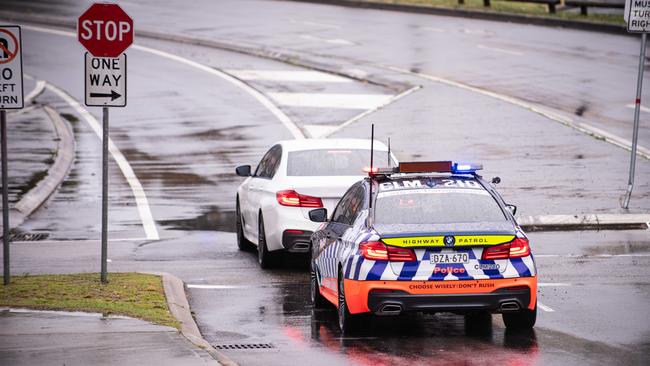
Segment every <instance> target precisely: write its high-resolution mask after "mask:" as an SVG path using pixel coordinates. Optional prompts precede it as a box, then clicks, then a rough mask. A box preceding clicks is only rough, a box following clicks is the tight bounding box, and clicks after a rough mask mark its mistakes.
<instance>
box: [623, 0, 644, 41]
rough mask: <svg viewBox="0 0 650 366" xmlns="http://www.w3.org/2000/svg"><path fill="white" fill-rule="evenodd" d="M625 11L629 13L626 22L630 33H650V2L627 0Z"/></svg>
mask: <svg viewBox="0 0 650 366" xmlns="http://www.w3.org/2000/svg"><path fill="white" fill-rule="evenodd" d="M625 10H626V11H627V14H626V15H627V16H626V21H627V31H628V32H631V33H647V32H650V1H648V0H627V2H626V3H625Z"/></svg>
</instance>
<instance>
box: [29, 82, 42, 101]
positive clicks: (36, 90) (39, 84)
mask: <svg viewBox="0 0 650 366" xmlns="http://www.w3.org/2000/svg"><path fill="white" fill-rule="evenodd" d="M43 90H45V82H44V81H43V80H39V81H37V82H36V86H35V87H34V90H32V91H31V92H29V94H27V96H26V97H25V103H29V102H30V101H31V100H32V99H34V98H36V97H37V96H38V95H39V94H41V93H42V92H43Z"/></svg>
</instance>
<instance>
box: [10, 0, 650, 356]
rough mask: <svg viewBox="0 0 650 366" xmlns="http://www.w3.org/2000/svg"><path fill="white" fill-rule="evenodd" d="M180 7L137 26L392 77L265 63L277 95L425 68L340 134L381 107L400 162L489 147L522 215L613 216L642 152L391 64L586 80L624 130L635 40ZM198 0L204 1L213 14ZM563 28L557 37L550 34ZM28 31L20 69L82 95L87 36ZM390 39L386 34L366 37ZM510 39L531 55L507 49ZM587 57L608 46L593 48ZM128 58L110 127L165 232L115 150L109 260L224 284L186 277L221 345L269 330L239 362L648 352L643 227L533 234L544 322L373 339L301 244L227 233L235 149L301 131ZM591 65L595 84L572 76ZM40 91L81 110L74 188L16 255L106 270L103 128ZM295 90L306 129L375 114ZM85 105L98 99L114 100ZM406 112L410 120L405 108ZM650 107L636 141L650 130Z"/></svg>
mask: <svg viewBox="0 0 650 366" xmlns="http://www.w3.org/2000/svg"><path fill="white" fill-rule="evenodd" d="M6 3H7V4H8V7H9V8H13V9H14V10H16V9H17V10H20V9H24V8H22V7H32V8H34V9H40V10H38V11H37V13H39V12H45V13H51V14H52V15H64V16H65V15H68V16H73V17H75V16H76V15H77V14H79V13H80V12H81V11H83V9H84V8H85V7H86V5H87V2H84V1H58V2H55V3H54V4H51V3H49V2H47V3H41V2H22V1H21V2H14V1H10V0H8V1H6ZM170 4H175V3H174V2H173V1H171V0H165V1H164V2H158V3H157V6H151V4H149V3H147V2H125V3H124V4H123V6H124V8H126V9H127V11H129V12H130V13H131V15H132V16H134V17H135V18H136V22H137V23H136V24H142V26H143V27H144V26H146V27H149V28H157V29H160V28H161V27H162V25H161V24H163V23H164V25H165V26H166V27H167V28H165V29H173V30H179V31H182V32H183V33H185V34H197V35H201V36H207V37H218V38H228V39H229V40H231V41H232V40H234V41H238V42H242V43H245V44H253V45H257V46H264V47H270V48H273V49H276V48H277V49H281V50H286V51H290V52H292V53H299V54H301V55H303V56H305V55H306V56H309V57H313V59H314V60H317V61H319V62H327V63H329V64H328V66H331V67H332V68H339V69H345V70H346V71H350V70H351V69H355V70H356V71H355V72H358V73H361V74H362V73H364V72H367V73H370V74H372V76H374V77H377V78H380V79H381V80H383V81H385V82H387V84H388V86H377V85H372V84H366V83H361V82H356V81H349V82H347V83H340V82H305V81H302V82H287V81H249V84H250V85H252V86H253V87H254V88H256V89H257V90H259V91H261V92H262V93H265V94H267V95H270V94H271V93H282V92H289V93H356V94H364V95H394V94H396V93H397V92H398V91H400V90H403V86H404V85H423V88H422V89H421V90H419V91H417V92H415V93H414V94H412V95H411V96H409V97H406V98H404V99H402V100H400V101H398V102H396V103H394V104H391V105H390V106H388V107H387V108H385V109H382V110H380V111H379V112H378V113H376V114H373V115H371V116H370V117H369V118H364V119H362V120H361V121H360V122H359V123H357V124H353V125H351V126H349V127H348V128H345V129H342V130H341V131H339V132H337V133H336V134H335V136H339V137H356V136H365V132H366V131H367V130H368V124H369V122H375V123H377V127H378V130H379V131H382V132H381V133H382V136H384V137H388V136H390V137H391V138H392V140H393V143H394V146H395V150H396V152H397V153H398V156H399V157H401V158H403V159H409V158H421V159H428V158H431V159H434V158H448V157H450V156H451V157H453V158H464V159H477V160H481V161H483V162H484V163H485V164H486V166H487V167H488V170H486V175H490V176H491V175H500V176H501V177H502V178H503V182H504V183H503V184H502V185H501V186H500V190H502V191H503V193H504V196H505V197H506V199H508V200H509V201H511V202H513V203H516V204H518V205H519V207H520V212H522V213H523V214H547V213H551V214H553V213H555V214H558V213H562V214H564V213H588V212H619V209H618V205H617V203H618V202H617V199H618V196H619V195H620V193H622V189H623V187H624V185H625V178H621V176H622V175H623V176H624V174H625V171H626V170H625V169H626V164H627V158H628V155H627V153H626V152H625V151H624V150H622V149H620V148H618V147H614V146H612V145H609V144H607V143H605V142H602V141H597V140H595V139H592V138H590V137H586V136H584V135H582V134H580V133H577V132H575V131H573V130H571V129H568V128H566V127H564V126H561V125H559V124H557V123H555V122H551V121H549V120H546V119H544V118H542V117H540V116H539V115H536V114H532V113H530V112H528V111H525V110H523V109H518V108H515V107H513V106H511V105H507V104H504V103H501V102H498V101H495V100H491V99H489V98H486V97H484V96H477V95H475V94H473V93H470V92H467V91H464V90H459V89H453V88H451V87H448V86H444V85H439V84H435V83H430V82H427V81H424V80H422V79H419V78H417V77H414V76H412V75H404V74H403V73H399V72H394V71H387V70H386V69H381V68H379V67H378V64H383V63H389V64H393V65H397V66H400V67H405V68H417V69H418V70H421V71H423V72H431V73H432V74H436V75H443V76H447V77H450V78H453V79H456V80H463V81H466V82H469V83H472V84H475V85H480V86H486V87H488V86H489V87H490V89H493V90H496V91H500V92H504V93H509V94H511V95H516V96H518V97H520V98H523V99H528V100H533V101H536V102H540V103H542V104H544V105H547V106H549V107H554V108H558V109H560V110H563V111H565V112H570V113H573V109H574V108H576V106H579V105H580V103H581V102H582V99H584V98H587V99H588V100H589V103H590V104H589V105H590V106H591V105H595V107H593V108H591V107H590V108H588V109H587V110H586V111H585V113H584V116H585V117H589V118H590V121H593V123H594V124H597V125H598V126H601V127H602V126H605V127H606V128H608V129H609V130H610V131H612V132H615V133H620V134H621V135H623V134H624V133H623V131H624V130H623V128H626V127H625V126H626V119H625V118H627V117H626V115H627V114H629V110H627V109H625V107H624V105H623V103H625V101H626V100H627V99H628V98H629V97H628V96H627V94H626V92H625V91H626V90H627V89H625V88H622V87H621V86H620V85H619V84H618V82H620V81H621V80H627V79H629V78H631V76H630V75H633V74H634V72H633V69H634V67H635V66H634V60H632V61H630V59H633V56H634V52H636V51H635V43H634V42H633V41H632V40H631V39H630V38H627V37H617V36H609V35H599V34H595V35H594V34H591V33H584V32H575V31H565V30H561V31H560V30H555V29H546V28H540V27H532V26H530V27H527V26H521V25H505V24H501V23H494V22H483V21H475V20H466V19H449V18H444V17H420V16H417V15H412V14H399V13H384V12H375V11H362V10H351V9H344V8H336V7H323V6H317V5H309V4H294V3H285V2H275V1H266V2H265V1H263V2H258V1H243V2H237V4H238V5H237V6H235V5H234V4H235V3H234V2H231V1H220V2H205V3H201V4H200V5H196V4H194V6H195V7H191V6H188V7H183V8H178V7H175V8H172V7H171V5H170ZM198 7H203V8H202V9H210V11H207V10H206V11H202V12H199V11H197V9H198ZM316 13H317V14H319V15H318V17H316V16H315V15H314V14H316ZM262 14H264V21H263V22H260V21H258V20H259V19H260V17H261V16H262ZM244 15H245V16H244ZM172 17H174V19H177V18H178V19H185V21H184V22H181V21H178V20H173V21H172V20H171V18H172ZM360 19H361V20H363V21H360ZM215 23H217V24H218V26H215ZM187 24H191V27H190V26H188V25H187ZM384 28H385V29H384ZM269 30H273V31H269ZM513 34H517V35H518V36H517V37H514V36H513ZM425 35H427V36H426V37H425ZM558 35H562V38H561V40H562V41H561V42H559V41H554V42H550V41H549V40H557V39H558ZM23 37H24V41H23V42H24V45H25V56H24V58H25V71H26V72H27V73H28V74H30V75H32V76H34V77H35V78H36V79H38V80H46V81H48V82H49V83H51V84H53V85H55V86H57V87H59V88H61V89H63V90H65V91H66V92H68V93H70V94H71V95H72V96H73V97H75V98H76V99H78V100H80V99H81V98H82V93H83V89H82V87H83V85H82V82H81V80H82V78H81V75H82V70H83V67H82V55H83V50H82V49H81V46H79V45H78V43H77V42H76V40H75V39H74V38H71V37H67V36H64V35H59V34H51V33H44V32H40V31H35V30H34V29H29V28H25V29H24V36H23ZM376 38H381V39H382V43H381V44H379V43H377V42H374V41H372V40H374V39H376ZM423 38H424V39H423ZM346 41H347V42H352V45H350V44H347V43H346ZM590 41H593V42H590ZM138 42H140V44H142V45H145V46H148V47H152V48H154V49H155V50H161V51H166V52H170V53H174V54H179V55H183V56H184V57H187V58H188V59H191V60H194V61H197V62H200V63H201V64H204V65H208V66H211V67H215V68H218V69H222V70H237V69H239V70H243V69H245V70H275V71H279V70H282V71H294V72H295V71H304V69H301V68H299V67H296V66H291V65H287V64H282V63H277V62H273V61H269V60H264V59H260V58H254V57H250V56H245V55H241V54H235V53H231V52H225V51H220V50H215V49H208V48H202V47H196V46H190V45H180V44H177V43H170V42H162V41H152V40H148V39H141V40H138ZM522 43H526V44H527V45H529V44H535V45H537V46H536V47H534V48H526V47H528V46H526V47H524V46H523V45H522ZM585 45H588V46H585ZM479 46H482V47H479ZM486 47H487V48H486ZM504 47H505V48H504ZM495 48H496V49H501V51H495ZM513 49H514V50H516V51H514V52H517V53H521V54H522V55H516V54H513V53H512V52H511V53H507V52H503V50H510V51H512V50H513ZM588 54H593V55H596V56H594V57H591V58H585V56H586V55H588ZM43 55H47V57H44V56H43ZM128 55H129V61H128V62H129V107H128V108H125V109H113V110H111V137H112V138H113V140H114V142H115V143H116V145H117V146H118V148H119V149H120V150H121V151H122V152H123V153H124V155H125V157H126V158H127V160H128V161H129V163H130V164H131V166H132V167H133V169H134V171H135V173H136V175H137V177H138V178H139V180H140V181H141V182H142V185H143V187H144V190H145V192H146V194H147V198H148V200H149V204H150V208H151V212H152V215H153V218H154V220H155V226H156V230H157V231H158V232H159V234H160V237H161V239H162V240H160V241H153V240H141V239H142V238H143V237H144V236H145V233H144V230H143V226H142V221H141V219H140V217H139V215H138V211H137V207H136V205H135V202H134V198H133V193H132V191H131V189H130V187H129V184H128V182H127V181H126V180H125V179H124V177H123V175H122V174H121V173H120V171H119V169H118V167H117V166H116V165H114V164H112V165H111V178H110V179H111V189H110V192H111V198H110V199H111V215H110V225H111V239H114V240H115V239H119V240H123V241H118V240H115V241H113V242H111V249H110V252H109V258H111V260H112V262H111V263H110V267H109V269H110V270H112V271H127V270H128V271H131V270H164V271H169V272H172V273H174V274H176V275H178V276H180V277H181V278H182V279H183V280H184V281H185V282H186V283H187V284H188V285H209V286H213V287H215V288H209V289H201V288H196V287H192V286H190V287H189V288H188V291H189V293H190V296H191V299H190V302H191V306H192V309H193V311H194V312H195V314H196V318H197V322H198V324H199V326H200V328H201V331H202V333H203V335H204V337H205V338H206V339H207V340H208V341H209V342H211V343H212V344H214V345H215V346H223V347H227V346H232V345H236V344H242V345H251V344H257V345H262V347H263V346H265V345H270V347H271V348H261V349H258V350H252V351H251V350H246V351H241V350H224V352H226V353H227V354H228V355H229V356H231V357H232V358H233V359H235V360H236V361H239V362H241V364H242V365H271V364H286V363H287V360H292V361H296V360H300V362H301V363H309V364H314V365H321V364H323V365H325V364H328V365H331V364H355V365H367V364H377V365H381V364H398V363H407V362H408V363H412V364H430V363H437V364H458V363H463V364H464V363H470V364H493V363H496V362H503V363H512V364H603V365H606V364H613V363H621V364H647V362H648V358H647V357H648V356H647V352H648V351H650V348H649V344H650V341H649V339H650V328H649V327H648V322H647V310H646V308H647V306H646V304H647V302H648V300H650V299H649V297H650V295H649V294H650V291H649V290H650V289H649V288H648V286H649V282H648V278H649V277H648V275H649V273H648V268H649V267H648V265H649V264H650V263H649V262H648V261H649V259H648V258H649V257H648V255H650V247H649V243H650V235H649V234H648V231H641V232H601V233H593V232H590V233H580V232H573V233H544V234H542V233H538V234H533V235H531V238H532V242H533V245H534V247H533V249H534V251H535V253H536V254H537V255H538V264H539V271H540V282H543V283H548V284H550V285H549V286H547V287H541V288H540V301H541V302H543V303H544V304H545V305H546V306H547V307H549V308H550V309H552V310H553V311H540V314H539V320H538V321H539V323H538V327H537V328H536V330H535V332H534V333H531V334H510V333H507V332H505V330H504V327H503V324H502V323H501V321H500V320H499V318H498V317H495V320H494V323H493V325H492V326H491V327H485V328H483V329H465V327H464V324H463V320H462V318H461V317H458V316H453V315H436V316H415V317H399V318H394V319H390V318H387V319H381V320H378V321H377V322H373V324H371V326H370V329H369V330H368V332H366V333H363V334H360V335H359V337H355V338H349V337H345V338H344V337H341V336H340V334H339V333H338V331H337V330H336V326H335V324H336V323H335V313H334V311H318V312H315V311H313V309H312V308H311V306H310V305H309V304H308V300H307V299H308V292H307V290H308V275H307V273H306V271H305V269H304V265H303V264H302V262H301V258H291V259H289V260H288V263H287V264H286V266H285V268H283V269H278V270H274V271H261V270H259V269H258V267H257V264H256V261H255V256H254V255H253V254H252V253H241V252H238V251H237V250H236V247H235V244H234V235H232V234H230V233H224V232H223V231H224V230H225V231H228V230H230V229H231V223H232V208H233V200H232V197H233V195H234V190H235V187H236V186H237V184H238V182H239V180H238V179H237V178H235V177H234V176H233V174H232V168H233V166H235V165H237V164H241V163H252V164H254V163H255V162H256V161H257V160H258V159H259V157H260V156H261V154H262V153H263V152H264V151H265V150H266V148H267V147H268V146H269V145H270V144H272V143H273V142H275V141H277V140H279V139H283V138H291V137H292V136H291V134H290V133H289V132H288V130H287V129H286V128H284V127H283V125H282V124H280V123H279V121H278V120H277V118H276V117H275V116H274V115H273V114H272V113H270V112H269V110H268V109H266V108H264V107H263V106H262V105H261V104H260V103H259V101H257V100H256V99H255V98H253V97H252V96H251V95H250V94H248V93H246V92H245V91H244V90H242V89H241V88H238V87H236V86H234V85H233V84H232V83H229V82H227V81H225V80H224V79H223V78H219V77H215V76H213V75H208V74H206V73H205V72H204V71H201V70H198V69H196V68H194V67H192V66H189V65H187V64H182V63H179V62H176V61H173V60H170V59H169V58H165V57H160V56H159V55H155V54H152V53H151V52H145V51H143V50H141V49H140V50H139V49H135V48H134V49H131V50H129V52H128ZM539 55H544V57H539ZM598 55H600V56H603V57H597V56H598ZM604 56H606V57H604ZM549 59H553V62H548V60H549ZM585 59H588V66H587V67H584V60H585ZM476 60H478V61H476ZM476 62H480V65H481V67H476ZM614 64H615V65H616V67H615V68H613V67H612V65H614ZM604 70H607V72H604ZM630 70H632V71H630ZM581 73H582V75H583V79H584V80H582V79H580V77H579V76H577V75H581ZM589 74H591V75H592V76H591V77H589ZM628 74H629V75H628ZM593 75H599V76H601V75H602V76H603V77H598V78H596V77H593ZM593 90H601V91H602V93H593ZM632 92H633V90H632ZM37 102H38V103H42V104H48V105H51V106H53V107H56V108H57V110H59V112H61V113H63V115H64V116H65V117H66V118H67V119H68V120H69V121H70V122H71V124H72V126H73V128H74V131H75V137H76V139H77V160H76V161H75V165H74V167H73V170H72V171H71V173H70V176H69V178H68V179H67V180H66V181H65V182H64V184H63V185H62V187H61V189H60V190H59V192H57V194H56V195H54V196H53V197H52V198H51V199H50V200H49V201H48V202H47V203H46V205H45V206H44V207H43V208H42V209H41V210H40V211H38V212H37V213H36V214H35V215H34V216H33V217H32V218H31V219H30V220H29V221H28V222H27V223H25V224H24V225H23V226H22V227H21V228H20V230H23V231H25V232H34V233H47V235H49V241H41V242H34V243H16V244H14V253H15V256H14V264H15V267H14V271H15V273H48V272H76V271H97V264H98V255H97V254H98V253H97V250H96V247H95V243H92V242H87V241H84V239H85V240H94V239H96V238H98V237H99V213H100V209H99V207H100V206H99V191H100V190H99V187H100V165H99V161H100V160H99V159H100V144H99V139H98V138H97V136H96V135H94V133H93V131H92V130H91V129H90V128H89V126H88V124H87V123H86V122H85V121H84V120H83V119H82V118H81V116H79V114H78V113H77V112H76V111H74V110H72V109H71V108H70V106H68V105H66V104H65V103H63V101H62V100H61V98H60V97H58V96H57V95H55V94H54V93H53V92H52V91H51V90H48V91H46V92H45V93H44V94H43V95H41V96H39V97H38V98H37ZM467 104H469V105H470V107H468V106H467ZM621 105H623V107H621ZM280 108H281V110H282V111H283V112H284V113H286V114H287V115H288V116H289V117H290V118H291V119H292V120H293V121H295V122H296V123H297V124H298V126H299V127H301V128H303V129H304V130H308V129H307V128H306V127H305V126H307V125H327V126H334V125H338V124H340V123H341V122H343V121H345V120H347V119H349V118H352V117H354V116H355V115H357V114H359V113H361V112H363V111H364V109H362V108H360V109H332V108H314V107H299V106H291V105H282V104H281V103H280ZM89 111H90V112H91V113H92V114H94V115H95V117H96V118H99V117H100V115H99V109H98V108H90V109H89ZM403 120H407V121H408V125H403V124H402V123H396V122H395V121H403ZM644 121H645V120H644ZM645 123H646V122H644V124H643V125H642V126H643V127H642V128H643V132H642V139H641V141H642V142H641V143H642V144H643V143H644V142H643V141H648V138H647V130H648V127H647V125H646V124H645ZM405 126H406V127H405ZM503 135H507V136H508V139H505V140H504V139H503ZM432 140H434V141H436V143H435V144H434V145H432V144H431V141H432ZM645 144H646V145H648V143H647V142H646V143H645ZM567 159H569V160H570V163H567V162H566V161H567ZM567 165H568V166H567ZM605 166H606V167H607V169H602V167H605ZM637 169H638V170H637V174H638V181H637V182H638V187H637V191H635V192H637V195H636V196H635V199H633V209H634V210H635V211H637V212H638V211H647V210H648V209H650V199H648V198H650V163H649V162H648V161H647V160H644V159H640V161H639V167H638V168H637ZM549 177H550V178H549ZM603 182H606V184H603ZM139 239H140V240H139ZM69 240H76V241H69Z"/></svg>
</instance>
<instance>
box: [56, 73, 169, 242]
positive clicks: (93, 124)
mask: <svg viewBox="0 0 650 366" xmlns="http://www.w3.org/2000/svg"><path fill="white" fill-rule="evenodd" d="M46 87H47V88H48V89H49V90H51V91H52V92H54V93H55V94H56V95H58V96H59V97H60V98H61V99H63V100H64V101H65V102H66V103H68V104H69V105H70V106H71V107H72V108H73V109H74V110H75V111H76V112H77V113H79V115H80V116H81V117H83V119H85V120H86V122H88V125H90V128H92V129H93V131H95V134H96V135H97V137H99V139H100V140H101V139H102V127H101V124H100V123H99V121H97V119H96V118H95V117H94V116H93V115H92V114H90V112H88V111H87V110H86V109H85V108H83V107H82V106H81V104H79V102H77V101H76V100H75V99H74V98H72V97H71V96H70V95H68V94H67V93H66V92H64V91H63V90H61V89H59V88H57V87H56V86H54V85H52V84H50V83H47V85H46ZM108 151H109V152H110V153H111V155H112V156H113V160H115V162H116V163H117V166H118V167H119V168H120V170H121V171H122V174H123V175H124V178H126V181H127V182H128V183H129V186H130V187H131V191H132V192H133V196H134V197H135V203H136V206H137V208H138V214H139V215H140V220H141V221H142V226H143V228H144V232H145V235H146V236H147V239H148V240H158V239H159V238H160V236H159V235H158V230H157V229H156V223H155V222H154V220H153V216H152V215H151V208H149V201H148V200H147V196H146V194H145V193H144V189H143V188H142V184H141V183H140V180H138V177H137V176H136V175H135V172H134V171H133V169H132V168H131V165H130V164H129V162H128V161H127V160H126V158H125V157H124V155H123V154H122V152H121V151H120V149H118V148H117V146H116V145H115V144H114V143H113V140H112V139H111V138H109V139H108Z"/></svg>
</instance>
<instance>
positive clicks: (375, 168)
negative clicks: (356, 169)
mask: <svg viewBox="0 0 650 366" xmlns="http://www.w3.org/2000/svg"><path fill="white" fill-rule="evenodd" d="M363 172H364V173H371V172H372V173H377V172H379V168H378V167H376V166H373V167H372V170H371V169H370V167H369V166H366V167H363Z"/></svg>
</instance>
